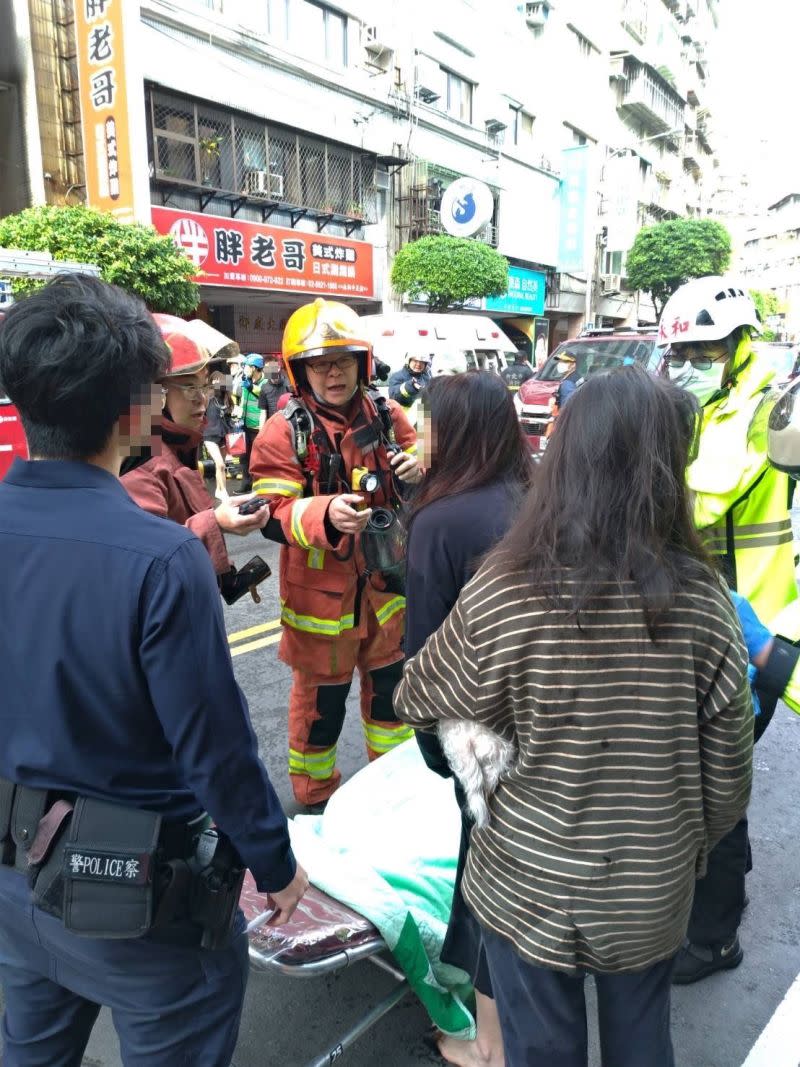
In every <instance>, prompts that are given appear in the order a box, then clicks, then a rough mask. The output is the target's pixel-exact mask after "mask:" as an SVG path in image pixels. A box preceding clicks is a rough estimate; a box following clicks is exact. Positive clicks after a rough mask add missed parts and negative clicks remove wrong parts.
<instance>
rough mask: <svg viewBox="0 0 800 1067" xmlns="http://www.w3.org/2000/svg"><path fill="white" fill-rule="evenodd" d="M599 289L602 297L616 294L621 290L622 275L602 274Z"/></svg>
mask: <svg viewBox="0 0 800 1067" xmlns="http://www.w3.org/2000/svg"><path fill="white" fill-rule="evenodd" d="M600 289H601V291H602V292H603V294H604V296H611V294H612V293H618V292H620V290H621V289H622V275H620V274H603V275H601V277H600Z"/></svg>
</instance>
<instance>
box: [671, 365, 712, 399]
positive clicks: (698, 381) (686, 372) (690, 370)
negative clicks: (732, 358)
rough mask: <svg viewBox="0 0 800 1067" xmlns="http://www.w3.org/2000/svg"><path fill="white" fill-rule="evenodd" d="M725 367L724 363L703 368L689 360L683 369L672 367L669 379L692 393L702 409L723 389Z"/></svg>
mask: <svg viewBox="0 0 800 1067" xmlns="http://www.w3.org/2000/svg"><path fill="white" fill-rule="evenodd" d="M725 366H726V364H725V363H724V362H722V363H712V364H711V366H710V367H703V368H701V367H696V366H695V365H694V364H693V363H690V362H689V361H688V360H687V361H686V362H685V363H684V364H683V366H682V367H670V368H669V377H670V381H672V382H673V383H674V384H675V385H677V386H680V388H681V389H685V390H686V392H687V393H691V394H692V396H694V397H695V398H696V400H697V402H698V403H699V404H700V406H701V407H702V406H703V404H707V403H708V401H709V400H710V399H711V397H712V396H713V395H714V393H717V392H719V390H720V389H721V388H722V380H723V378H724V376H725Z"/></svg>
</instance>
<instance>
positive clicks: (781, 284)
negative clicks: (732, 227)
mask: <svg viewBox="0 0 800 1067" xmlns="http://www.w3.org/2000/svg"><path fill="white" fill-rule="evenodd" d="M739 267H740V270H741V273H742V275H743V276H744V278H745V280H746V282H747V284H748V286H749V287H750V288H751V289H762V290H769V291H771V292H773V293H774V294H775V295H776V296H777V298H778V301H779V311H778V313H777V315H776V316H775V319H774V321H770V322H767V323H766V325H767V326H769V327H770V328H771V329H773V330H774V331H775V336H776V340H779V341H795V342H796V341H798V340H800V193H789V194H787V195H786V196H784V197H782V198H781V199H780V200H778V201H776V203H774V204H771V205H770V206H769V208H768V210H767V213H766V215H765V216H764V217H763V218H762V219H760V220H758V221H757V223H756V225H755V226H752V227H751V228H750V229H749V230H748V231H747V232H746V233H745V235H744V243H743V248H742V250H741V255H740V258H739Z"/></svg>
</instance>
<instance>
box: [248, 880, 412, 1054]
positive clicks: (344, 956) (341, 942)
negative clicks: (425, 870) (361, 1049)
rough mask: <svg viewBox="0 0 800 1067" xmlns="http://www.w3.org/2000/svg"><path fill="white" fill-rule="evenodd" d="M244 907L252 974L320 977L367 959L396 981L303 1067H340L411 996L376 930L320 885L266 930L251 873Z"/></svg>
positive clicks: (266, 909)
mask: <svg viewBox="0 0 800 1067" xmlns="http://www.w3.org/2000/svg"><path fill="white" fill-rule="evenodd" d="M240 906H241V909H242V911H243V912H244V916H245V920H246V922H247V930H248V938H249V942H250V965H251V967H253V969H254V970H261V971H278V972H280V973H281V974H284V975H289V976H291V977H293V978H316V977H319V976H320V975H326V974H332V973H334V972H337V971H341V970H344V968H346V967H350V966H352V965H353V964H354V963H358V962H359V961H361V960H368V961H369V962H370V963H372V964H374V965H375V966H376V967H379V968H380V969H381V970H382V971H386V972H387V973H388V974H390V975H391V976H392V978H393V979H394V980H395V983H396V984H395V986H394V987H393V989H392V991H391V992H390V993H389V994H388V995H387V996H385V997H384V998H383V999H382V1000H380V1001H378V1002H377V1003H376V1004H375V1005H374V1006H373V1007H371V1008H370V1009H369V1011H367V1013H366V1014H365V1015H364V1016H363V1017H362V1018H361V1019H360V1020H359V1021H358V1022H357V1023H356V1024H355V1025H354V1026H352V1027H350V1029H348V1030H347V1031H345V1032H344V1033H343V1034H340V1035H339V1036H338V1037H337V1039H336V1040H335V1042H334V1043H333V1044H332V1045H331V1046H330V1047H329V1049H328V1050H327V1051H325V1052H323V1053H321V1054H320V1055H318V1056H316V1057H315V1058H314V1059H311V1060H309V1061H308V1062H307V1064H306V1065H305V1067H327V1065H329V1064H332V1063H335V1062H337V1061H338V1060H339V1059H340V1058H341V1057H342V1056H343V1055H344V1053H345V1051H346V1049H348V1048H349V1047H350V1046H351V1045H352V1044H353V1043H354V1042H355V1041H357V1040H358V1038H359V1037H361V1035H362V1034H364V1033H366V1031H367V1030H369V1029H371V1028H372V1027H373V1026H374V1025H375V1024H376V1023H377V1022H379V1021H380V1020H381V1019H382V1018H383V1016H384V1015H386V1014H387V1012H390V1011H391V1010H392V1008H394V1007H395V1006H396V1005H397V1004H399V1003H400V1001H401V1000H402V999H403V998H404V997H405V996H406V995H407V994H408V993H409V992H410V987H409V984H408V981H407V979H406V977H405V975H404V974H403V973H402V972H401V971H399V970H398V969H397V968H395V967H393V966H392V964H391V963H388V962H387V961H386V960H385V959H384V958H383V957H382V956H381V955H380V953H382V952H384V951H386V949H387V945H386V942H385V941H384V939H383V937H382V936H381V934H380V933H379V931H378V929H377V928H376V927H375V926H373V925H372V923H371V922H370V921H369V920H368V919H365V918H364V917H363V915H359V913H358V912H356V911H353V910H352V909H351V908H349V907H347V905H345V904H342V903H341V902H339V901H337V900H334V899H333V897H330V896H328V894H327V893H323V892H322V890H321V889H317V887H316V886H313V885H312V886H310V887H309V889H308V892H307V893H306V895H305V896H304V897H303V899H302V901H301V902H300V904H299V905H298V908H297V910H296V911H295V913H294V915H293V916H292V918H291V920H290V922H288V923H286V925H285V926H280V927H274V928H273V927H270V926H267V925H266V922H267V919H268V918H269V917H270V915H271V913H272V909H271V908H270V906H269V904H268V901H267V897H266V896H265V895H264V894H261V893H259V892H258V890H257V889H256V887H255V883H254V882H253V879H252V876H251V874H250V872H249V871H248V873H247V877H246V879H245V883H244V887H243V889H242V895H241V900H240Z"/></svg>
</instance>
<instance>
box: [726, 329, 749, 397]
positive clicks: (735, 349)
mask: <svg viewBox="0 0 800 1067" xmlns="http://www.w3.org/2000/svg"><path fill="white" fill-rule="evenodd" d="M725 343H726V345H727V348H728V352H729V357H728V373H727V374H726V375H725V378H724V379H723V382H724V386H725V388H726V389H732V388H733V386H735V385H736V382H737V380H738V378H739V375H740V374H741V373H742V371H743V370H744V369H745V367H746V366H747V365H748V363H749V362H750V360H751V359H752V358H753V349H752V344H751V338H750V334H749V333H748V332H747V330H746V329H745V330H744V331H743V333H742V336H741V337H740V338H739V340H738V341H735V340H734V334H729V335H728V337H727V338H726V339H725Z"/></svg>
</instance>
